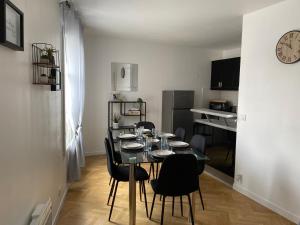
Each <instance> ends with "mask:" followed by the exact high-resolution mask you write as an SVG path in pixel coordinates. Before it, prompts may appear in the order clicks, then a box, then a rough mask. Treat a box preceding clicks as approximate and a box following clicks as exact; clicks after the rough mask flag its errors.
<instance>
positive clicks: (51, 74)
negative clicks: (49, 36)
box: [32, 43, 61, 91]
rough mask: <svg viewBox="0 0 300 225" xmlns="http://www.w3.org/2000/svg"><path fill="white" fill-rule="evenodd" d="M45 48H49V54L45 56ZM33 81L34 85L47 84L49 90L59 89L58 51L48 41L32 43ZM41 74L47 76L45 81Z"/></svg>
mask: <svg viewBox="0 0 300 225" xmlns="http://www.w3.org/2000/svg"><path fill="white" fill-rule="evenodd" d="M47 49H51V52H52V54H51V56H48V57H47V56H46V57H45V52H46V51H47ZM32 65H33V81H32V83H33V84H35V85H49V86H51V91H59V90H61V72H60V58H59V51H58V50H57V49H55V48H54V47H53V45H51V44H48V43H33V44H32ZM41 76H44V77H47V78H46V79H47V80H46V82H45V81H42V78H41Z"/></svg>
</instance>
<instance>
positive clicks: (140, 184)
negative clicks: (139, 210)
mask: <svg viewBox="0 0 300 225" xmlns="http://www.w3.org/2000/svg"><path fill="white" fill-rule="evenodd" d="M139 186H140V201H142V183H141V181H139Z"/></svg>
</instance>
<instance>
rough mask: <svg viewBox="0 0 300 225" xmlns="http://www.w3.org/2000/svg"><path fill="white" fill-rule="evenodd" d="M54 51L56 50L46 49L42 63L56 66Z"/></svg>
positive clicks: (43, 51) (42, 56)
mask: <svg viewBox="0 0 300 225" xmlns="http://www.w3.org/2000/svg"><path fill="white" fill-rule="evenodd" d="M54 51H55V50H54V49H53V48H47V47H45V48H44V49H43V50H42V54H41V59H40V62H41V63H45V64H52V65H55V59H54V55H53V53H54Z"/></svg>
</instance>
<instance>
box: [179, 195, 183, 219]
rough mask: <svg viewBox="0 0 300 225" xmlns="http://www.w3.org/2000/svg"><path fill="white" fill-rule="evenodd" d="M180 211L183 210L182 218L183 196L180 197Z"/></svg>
mask: <svg viewBox="0 0 300 225" xmlns="http://www.w3.org/2000/svg"><path fill="white" fill-rule="evenodd" d="M180 209H181V216H183V206H182V196H181V195H180Z"/></svg>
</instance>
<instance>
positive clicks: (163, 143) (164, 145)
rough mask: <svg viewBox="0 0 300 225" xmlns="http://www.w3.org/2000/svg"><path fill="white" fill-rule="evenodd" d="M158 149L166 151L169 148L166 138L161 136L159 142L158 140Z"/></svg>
mask: <svg viewBox="0 0 300 225" xmlns="http://www.w3.org/2000/svg"><path fill="white" fill-rule="evenodd" d="M160 148H161V149H162V150H168V148H169V146H168V138H167V137H166V136H164V135H163V136H161V140H160Z"/></svg>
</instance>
